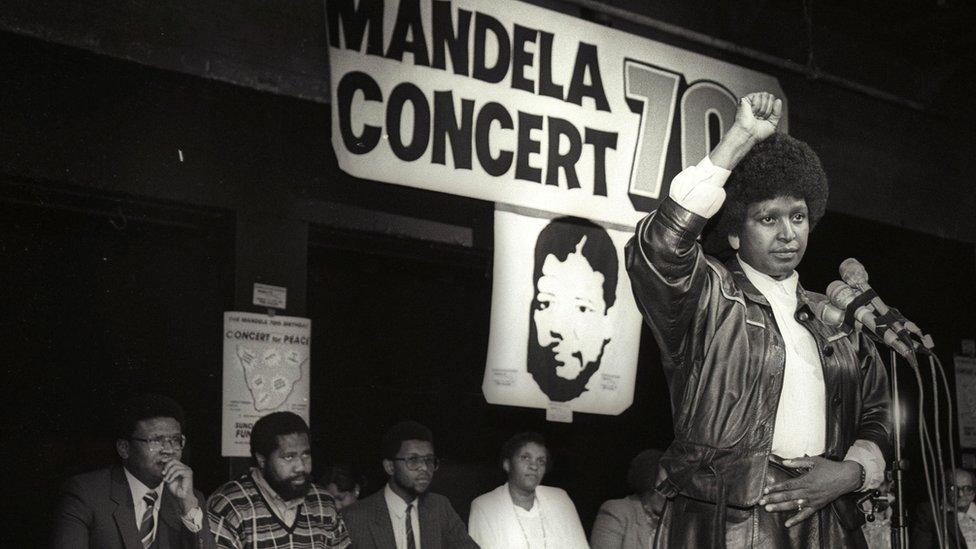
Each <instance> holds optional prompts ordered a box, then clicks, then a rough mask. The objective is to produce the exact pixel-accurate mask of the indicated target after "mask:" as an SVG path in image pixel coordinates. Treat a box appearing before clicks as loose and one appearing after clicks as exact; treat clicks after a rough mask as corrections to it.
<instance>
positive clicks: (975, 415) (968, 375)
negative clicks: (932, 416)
mask: <svg viewBox="0 0 976 549" xmlns="http://www.w3.org/2000/svg"><path fill="white" fill-rule="evenodd" d="M955 363H956V410H957V411H958V416H957V417H958V419H959V446H961V447H962V448H976V358H974V357H969V356H960V355H956V356H955Z"/></svg>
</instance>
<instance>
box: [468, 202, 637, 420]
mask: <svg viewBox="0 0 976 549" xmlns="http://www.w3.org/2000/svg"><path fill="white" fill-rule="evenodd" d="M630 237H631V233H630V232H629V231H619V230H614V229H607V228H605V227H603V226H600V225H598V224H596V223H593V222H591V221H587V220H584V219H580V218H568V217H563V216H553V217H551V218H540V217H534V216H527V215H521V214H519V213H515V212H510V211H503V210H501V209H496V210H495V261H494V270H495V271H494V281H493V284H494V286H493V288H492V298H491V334H490V335H489V339H488V361H487V367H486V368H485V377H484V382H483V385H482V390H483V392H484V395H485V398H486V399H487V400H488V402H490V403H492V404H507V405H512V406H526V407H531V408H544V409H547V410H552V409H557V410H560V411H561V413H562V414H563V415H564V414H566V413H567V412H569V413H571V412H589V413H594V414H609V415H616V414H619V413H621V412H623V411H624V410H626V409H627V408H628V407H630V405H631V403H632V402H633V399H634V380H635V378H636V373H637V351H638V347H639V345H640V332H641V316H640V313H639V312H638V310H637V306H636V304H635V303H634V296H633V292H632V290H631V288H630V278H629V277H628V276H627V272H626V270H624V266H623V258H624V255H623V248H624V245H625V244H626V243H627V240H628V239H630ZM564 417H565V415H564ZM556 419H557V420H559V419H558V418H556Z"/></svg>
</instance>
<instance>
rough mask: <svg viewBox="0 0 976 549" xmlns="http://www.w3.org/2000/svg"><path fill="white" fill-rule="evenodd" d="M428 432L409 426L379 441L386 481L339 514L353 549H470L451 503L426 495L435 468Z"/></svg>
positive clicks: (412, 423)
mask: <svg viewBox="0 0 976 549" xmlns="http://www.w3.org/2000/svg"><path fill="white" fill-rule="evenodd" d="M433 441H434V437H433V435H432V434H431V432H430V429H428V428H427V427H424V426H423V425H421V424H419V423H417V422H415V421H404V422H401V423H398V424H396V425H394V426H393V427H392V428H391V429H390V430H389V431H387V432H386V434H385V435H383V469H384V470H385V471H386V474H387V475H389V477H390V479H389V481H388V482H387V483H386V486H385V487H384V488H383V489H382V490H380V491H378V492H376V493H375V494H373V495H371V496H369V497H367V498H365V499H362V500H360V501H358V502H357V503H355V504H353V505H352V506H351V507H349V508H348V509H347V510H346V511H343V514H344V516H345V519H346V526H347V527H348V528H349V535H350V537H352V543H353V547H355V548H356V549H371V548H376V549H391V548H394V547H395V548H396V549H442V548H443V549H453V548H455V547H460V548H472V547H474V548H476V547H478V545H477V544H476V543H475V542H474V541H472V540H471V538H470V537H469V536H468V532H467V529H466V528H465V526H464V523H463V522H462V521H461V518H460V517H459V516H458V514H457V513H456V512H455V511H454V507H452V506H451V502H450V501H448V499H447V498H446V497H444V496H442V495H440V494H434V493H431V492H428V490H427V489H428V488H429V487H430V483H431V481H433V480H434V472H435V471H436V470H437V466H438V464H439V462H438V460H437V456H436V455H435V454H434V442H433Z"/></svg>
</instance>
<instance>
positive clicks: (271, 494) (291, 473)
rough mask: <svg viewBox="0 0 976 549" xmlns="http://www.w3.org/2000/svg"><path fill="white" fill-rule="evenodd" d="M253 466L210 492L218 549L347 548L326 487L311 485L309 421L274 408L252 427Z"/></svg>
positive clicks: (208, 505) (340, 521)
mask: <svg viewBox="0 0 976 549" xmlns="http://www.w3.org/2000/svg"><path fill="white" fill-rule="evenodd" d="M251 457H252V458H253V460H254V464H255V465H256V467H252V468H251V470H250V471H248V472H246V473H244V474H243V475H241V476H240V477H238V478H237V479H236V480H232V481H230V482H228V483H227V484H224V485H223V486H221V487H220V488H218V489H217V491H216V492H214V493H213V494H212V495H211V496H210V501H209V503H208V504H207V508H208V509H209V511H210V527H211V528H212V529H213V533H214V538H215V539H216V541H217V546H218V547H226V548H228V549H231V548H234V549H242V548H245V547H246V548H248V549H263V548H266V547H296V548H297V547H304V548H311V547H329V548H331V547H348V546H349V534H348V533H347V532H346V527H345V525H344V524H343V522H342V517H340V516H339V513H338V511H336V506H335V502H334V501H333V500H332V497H331V496H330V495H329V494H327V493H325V490H323V489H321V488H320V487H318V486H316V485H315V484H312V481H311V478H312V477H311V475H312V450H311V449H310V448H309V444H308V425H306V424H305V420H304V419H302V418H301V417H299V416H298V415H296V414H293V413H291V412H275V413H272V414H268V415H266V416H264V417H262V418H261V419H259V420H258V421H257V422H256V423H255V424H254V428H252V429H251Z"/></svg>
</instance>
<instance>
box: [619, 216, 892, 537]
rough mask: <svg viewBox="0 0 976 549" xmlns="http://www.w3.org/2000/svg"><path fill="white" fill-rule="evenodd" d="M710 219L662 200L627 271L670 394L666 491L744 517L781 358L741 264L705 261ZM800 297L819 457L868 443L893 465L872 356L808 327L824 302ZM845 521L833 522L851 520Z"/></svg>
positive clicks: (629, 254)
mask: <svg viewBox="0 0 976 549" xmlns="http://www.w3.org/2000/svg"><path fill="white" fill-rule="evenodd" d="M706 221H707V219H705V218H703V217H701V216H698V215H696V214H694V213H692V212H690V211H688V210H686V209H684V208H682V207H681V206H680V205H678V204H677V203H675V202H674V201H673V200H671V199H666V200H664V201H663V202H662V203H661V205H660V207H659V209H658V210H657V211H656V212H655V213H652V214H651V215H649V216H648V217H647V218H645V219H644V220H643V221H641V222H640V223H639V224H638V226H637V234H636V236H635V238H634V239H632V240H631V241H630V243H629V244H628V245H627V250H626V261H627V270H628V272H629V273H630V277H631V283H632V285H633V288H634V293H635V295H636V297H637V302H638V306H639V308H640V310H641V313H642V314H643V316H644V319H645V320H646V321H647V323H648V324H649V325H650V328H651V331H652V332H653V333H654V337H655V338H656V340H657V342H658V344H659V346H660V347H661V354H662V362H663V366H664V369H665V375H666V377H667V380H668V384H669V390H670V395H671V406H672V409H673V412H674V413H673V415H674V435H675V440H674V442H673V443H672V444H671V446H670V447H669V448H668V449H667V451H666V452H665V455H664V457H663V458H662V459H661V465H662V467H663V468H664V469H665V470H666V471H667V473H668V475H669V478H668V481H666V483H667V488H669V489H670V491H671V492H672V493H674V492H680V493H681V494H684V495H686V496H688V497H692V498H696V499H700V500H704V501H709V502H714V503H718V504H720V506H722V507H723V508H724V504H725V503H728V504H729V505H734V506H737V507H742V508H746V507H751V506H753V505H756V503H757V502H758V500H759V498H760V496H761V495H762V489H763V483H764V478H765V473H766V468H767V466H768V463H769V455H770V448H771V446H772V441H773V425H774V424H775V419H776V410H777V406H778V404H779V397H780V392H781V389H782V384H783V370H784V367H785V363H786V353H785V350H784V342H783V338H782V336H781V335H780V332H779V329H778V328H777V326H776V320H775V318H774V317H773V312H772V309H771V307H770V306H769V303H768V302H767V301H766V299H765V298H764V297H763V295H762V294H761V293H759V291H758V290H756V288H755V287H754V286H753V285H752V283H751V282H749V280H748V279H747V278H746V276H745V274H744V273H743V272H742V270H741V267H740V266H739V263H738V261H737V260H735V259H733V260H732V261H730V262H729V263H728V264H727V265H723V264H721V263H720V262H718V261H717V260H716V259H714V258H712V257H710V256H707V255H705V254H704V253H703V252H702V249H701V246H700V244H698V242H697V241H696V239H697V237H698V236H699V234H700V233H701V231H702V229H703V227H704V225H705V223H706ZM797 293H798V307H797V311H796V319H797V321H799V322H800V323H801V324H802V325H803V326H805V327H806V328H807V329H808V330H810V333H811V334H813V337H814V339H815V340H816V343H817V347H818V349H819V350H820V358H821V363H822V365H823V372H824V383H825V388H826V396H827V403H826V413H827V433H826V452H825V457H827V458H828V459H835V460H841V459H843V458H844V455H845V454H846V453H847V450H848V449H849V448H850V447H851V445H852V444H853V443H854V441H855V440H857V439H864V440H870V441H873V442H874V443H876V444H877V445H878V447H879V448H881V451H882V453H884V455H885V456H886V458H887V459H890V455H891V448H890V442H889V441H890V432H891V428H890V419H889V411H888V410H889V395H888V378H887V374H886V373H885V370H884V366H883V364H882V363H881V361H880V358H879V356H878V354H877V351H876V350H875V348H874V346H873V344H872V343H871V342H870V341H868V340H867V339H866V338H864V337H863V336H860V335H857V334H855V335H850V336H847V335H844V334H842V333H839V332H837V331H836V330H834V329H833V328H831V327H828V326H826V325H824V324H823V323H822V322H820V321H819V320H818V319H816V318H815V316H814V314H813V311H812V310H811V308H810V303H812V302H814V301H817V300H823V299H825V297H824V296H823V295H820V294H815V293H812V292H807V291H805V290H803V289H802V288H800V287H799V286H798V287H797ZM850 499H851V498H849V497H845V498H841V499H839V500H837V502H835V505H837V504H844V502H845V500H850ZM850 503H851V502H850V501H847V504H850ZM838 511H841V510H840V509H838ZM849 511H850V513H848V511H847V510H845V511H844V512H842V513H840V514H844V515H847V516H849V518H848V519H847V520H848V521H856V520H857V518H858V516H859V514H858V513H856V512H854V510H853V507H851V508H850V510H849Z"/></svg>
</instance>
